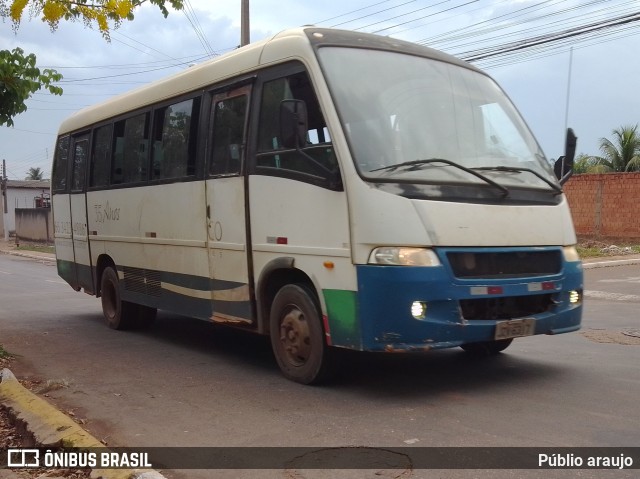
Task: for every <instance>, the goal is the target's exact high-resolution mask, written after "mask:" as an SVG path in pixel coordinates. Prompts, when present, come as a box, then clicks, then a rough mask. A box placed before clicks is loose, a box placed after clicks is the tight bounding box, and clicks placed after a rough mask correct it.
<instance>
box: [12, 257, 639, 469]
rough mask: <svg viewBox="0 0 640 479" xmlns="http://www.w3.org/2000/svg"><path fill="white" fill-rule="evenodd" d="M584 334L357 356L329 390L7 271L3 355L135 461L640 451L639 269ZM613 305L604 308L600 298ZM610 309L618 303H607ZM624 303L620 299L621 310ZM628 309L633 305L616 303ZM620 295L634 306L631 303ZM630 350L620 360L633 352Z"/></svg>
mask: <svg viewBox="0 0 640 479" xmlns="http://www.w3.org/2000/svg"><path fill="white" fill-rule="evenodd" d="M586 276H587V280H586V284H587V288H588V290H589V291H590V292H589V293H588V295H587V297H588V304H587V308H586V314H585V318H584V330H583V333H572V334H566V335H560V336H556V337H546V336H545V337H532V338H526V339H520V340H517V341H515V342H514V344H513V345H512V346H511V347H510V348H509V349H508V350H507V352H506V353H505V354H503V355H501V356H499V357H496V358H490V359H488V360H482V361H478V360H473V359H470V358H468V357H467V356H466V355H465V354H463V353H462V352H461V351H460V350H448V351H441V352H436V353H432V354H428V355H424V356H411V357H405V356H388V355H380V356H373V355H363V354H345V355H343V356H342V357H341V361H342V369H343V377H342V378H341V379H340V380H339V381H337V382H336V383H335V384H332V385H331V386H328V387H305V386H301V385H297V384H294V383H292V382H289V381H287V380H285V379H284V378H282V377H281V376H280V373H279V371H278V368H277V366H276V364H275V361H274V359H273V357H272V355H271V352H270V348H269V343H268V340H266V339H265V338H262V337H257V336H253V335H248V334H244V333H241V332H237V331H233V330H227V329H223V328H221V327H216V326H212V325H209V324H206V323H204V322H200V321H196V320H192V319H189V318H183V317H178V316H175V315H168V314H162V313H161V314H160V315H159V318H158V322H157V325H156V327H154V328H153V329H152V330H150V331H148V332H130V333H122V332H117V331H112V330H109V329H108V328H107V327H106V326H105V325H104V324H103V322H102V315H101V310H100V305H99V301H98V300H96V299H95V298H92V297H90V296H86V295H84V294H83V293H76V292H74V291H72V290H71V288H69V286H68V285H66V284H65V283H64V282H62V281H61V280H60V279H59V278H58V277H57V275H56V272H55V267H54V266H52V265H51V264H48V265H47V264H45V263H42V262H36V261H33V260H29V259H24V258H16V257H11V256H5V255H0V343H1V344H3V346H4V347H5V348H6V349H8V350H9V351H11V352H13V353H16V354H19V355H20V356H21V357H20V359H19V361H18V362H17V363H16V365H15V366H14V368H13V370H14V372H15V373H16V375H18V376H19V377H20V376H25V375H35V376H37V377H40V378H44V379H51V380H58V381H60V382H65V383H68V385H69V386H68V387H66V388H63V389H60V390H57V391H52V392H50V393H49V396H50V397H51V399H52V400H53V401H54V402H55V403H56V404H58V405H59V407H60V408H61V409H62V410H64V411H71V412H73V414H75V415H76V416H77V417H81V418H86V419H87V421H88V422H87V425H86V426H87V428H88V429H89V430H90V431H91V432H92V433H93V434H94V435H95V436H96V437H98V438H102V439H105V440H106V441H107V442H108V443H109V444H110V445H122V446H169V445H172V446H274V445H277V446H314V447H331V446H355V445H358V446H387V447H401V446H407V445H411V446H548V447H554V446H615V447H619V446H639V445H640V417H639V415H638V398H640V368H638V365H639V364H640V339H639V340H637V341H635V340H634V338H632V337H630V336H627V335H624V334H622V331H627V332H628V331H629V330H631V329H633V328H640V324H639V323H640V320H639V315H638V308H639V305H640V302H639V301H638V296H640V283H638V278H639V277H640V266H618V267H614V268H604V269H597V270H588V271H587V272H586ZM596 291H597V292H600V293H595V295H594V294H592V292H596ZM606 293H610V294H609V295H608V294H606ZM611 294H613V296H612V295H611ZM615 295H620V296H615ZM622 295H624V296H626V297H623V296H622ZM625 342H627V343H629V344H622V343H625ZM400 472H402V471H383V472H379V471H378V473H377V474H376V473H374V472H371V471H348V472H342V473H340V474H339V475H337V474H336V473H335V471H333V472H331V471H304V473H302V472H298V473H292V472H291V471H288V472H286V471H276V470H272V471H259V473H258V472H257V471H234V472H233V473H230V471H189V472H186V473H185V472H183V473H180V472H176V471H166V472H165V475H166V476H167V477H170V478H186V477H190V478H191V477H194V478H195V477H198V478H200V477H201V478H207V477H230V476H234V477H246V478H251V477H268V478H272V477H273V478H282V477H287V478H289V479H293V478H312V477H313V478H315V477H318V478H319V477H354V478H360V477H383V478H384V477H429V478H443V479H446V478H452V479H454V478H456V479H457V478H470V477H478V478H503V477H504V478H511V477H513V478H517V477H527V478H529V477H530V478H538V477H540V478H542V477H545V478H554V477H558V478H564V477H580V478H590V477H593V478H602V477H604V478H608V477H611V478H625V477H629V478H631V477H636V476H637V474H636V473H637V471H635V472H632V473H630V472H629V471H551V472H548V471H547V472H541V471H405V472H404V473H403V474H402V475H399V474H400Z"/></svg>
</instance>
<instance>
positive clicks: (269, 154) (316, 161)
mask: <svg viewBox="0 0 640 479" xmlns="http://www.w3.org/2000/svg"><path fill="white" fill-rule="evenodd" d="M291 99H296V100H303V101H304V102H305V103H306V106H307V116H308V126H307V128H308V131H307V140H306V145H303V146H302V148H301V149H302V151H303V152H304V154H302V153H300V152H299V151H295V150H291V149H284V147H283V145H282V140H281V139H280V138H279V134H280V124H279V121H280V114H279V111H280V103H281V102H282V100H291ZM309 157H311V158H309ZM257 166H258V168H260V167H267V168H275V169H278V170H288V171H290V172H300V173H304V174H307V175H311V176H313V177H315V178H317V179H319V180H324V179H330V172H331V171H335V170H337V168H338V165H337V160H336V157H335V153H334V150H333V147H332V145H331V138H330V135H329V129H328V128H327V125H326V122H325V120H324V116H323V115H322V111H321V110H320V104H319V103H318V100H317V98H316V96H315V93H314V91H313V86H312V85H311V82H310V80H309V77H308V75H307V74H306V73H305V72H300V73H296V74H294V75H290V76H287V77H283V78H278V79H276V80H272V81H269V82H266V83H265V84H264V87H263V90H262V100H261V108H260V124H259V127H258V158H257ZM272 173H273V171H272Z"/></svg>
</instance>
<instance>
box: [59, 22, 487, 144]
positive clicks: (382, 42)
mask: <svg viewBox="0 0 640 479" xmlns="http://www.w3.org/2000/svg"><path fill="white" fill-rule="evenodd" d="M314 46H315V47H320V46H346V47H354V48H369V49H379V50H389V51H398V52H403V53H409V54H413V55H419V56H424V57H428V58H433V59H436V60H440V61H445V62H448V63H454V64H458V65H460V66H464V67H466V68H471V69H474V70H476V68H475V67H473V66H471V65H469V64H468V63H466V62H463V61H462V60H459V59H457V58H455V57H453V56H451V55H448V54H446V53H443V52H440V51H438V50H434V49H431V48H428V47H425V46H422V45H418V44H415V43H411V42H407V41H404V40H398V39H395V38H391V37H383V36H379V35H373V34H369V33H361V32H353V31H347V30H337V29H328V28H317V27H313V26H307V27H300V28H295V29H290V30H284V31H282V32H280V33H278V34H276V35H274V36H272V37H270V38H267V39H264V40H261V41H258V42H255V43H251V44H249V45H247V46H244V47H241V48H238V49H236V50H234V51H232V52H229V53H226V54H225V55H222V56H220V57H217V58H213V59H211V60H207V61H205V62H203V63H200V64H198V65H194V66H192V67H189V68H187V69H185V70H184V71H182V72H179V73H176V74H174V75H171V76H167V77H165V78H162V79H160V80H156V81H154V82H152V83H149V84H148V85H145V86H142V87H140V88H136V89H134V90H131V91H128V92H126V93H123V94H120V95H117V96H115V97H113V98H110V99H108V100H105V101H103V102H101V103H98V104H96V105H93V106H90V107H87V108H84V109H82V110H79V111H78V112H76V113H74V114H73V115H71V116H70V117H68V118H67V119H66V120H64V121H63V122H62V124H61V125H60V129H59V132H58V134H59V135H64V134H67V133H71V132H74V131H81V130H82V129H84V128H87V127H89V126H90V125H93V124H95V123H99V122H101V121H104V120H107V119H109V118H113V117H117V116H119V115H122V114H125V113H127V112H130V111H134V110H136V109H138V108H144V107H146V106H149V105H152V104H154V103H157V102H161V101H163V100H168V99H171V98H174V97H178V96H180V95H182V94H185V93H188V92H192V91H193V92H195V91H198V90H200V89H204V88H207V87H209V86H211V85H214V84H216V83H220V82H223V81H225V80H227V79H231V78H234V77H238V76H242V75H243V74H244V75H247V74H249V73H250V72H251V71H254V70H256V69H257V68H258V67H259V66H265V65H269V64H274V63H278V62H283V61H287V60H293V59H296V58H297V59H300V58H304V56H305V55H306V56H307V57H308V56H310V55H311V49H312V48H313V47H314Z"/></svg>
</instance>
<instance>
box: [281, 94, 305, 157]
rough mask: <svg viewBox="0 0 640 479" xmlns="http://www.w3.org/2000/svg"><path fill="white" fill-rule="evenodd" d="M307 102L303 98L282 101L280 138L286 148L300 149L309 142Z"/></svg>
mask: <svg viewBox="0 0 640 479" xmlns="http://www.w3.org/2000/svg"><path fill="white" fill-rule="evenodd" d="M307 131H308V128H307V104H306V103H305V102H304V101H302V100H282V101H281V102H280V140H281V141H282V146H284V147H285V148H295V149H299V148H300V147H301V146H303V145H304V144H305V143H306V142H307Z"/></svg>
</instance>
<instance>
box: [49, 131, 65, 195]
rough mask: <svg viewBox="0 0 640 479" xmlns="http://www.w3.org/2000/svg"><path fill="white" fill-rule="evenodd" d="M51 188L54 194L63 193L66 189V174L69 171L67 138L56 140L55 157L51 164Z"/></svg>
mask: <svg viewBox="0 0 640 479" xmlns="http://www.w3.org/2000/svg"><path fill="white" fill-rule="evenodd" d="M53 164H54V166H53V174H52V181H51V187H52V189H53V191H54V192H61V193H62V192H64V191H66V189H67V172H68V171H69V170H68V168H69V137H68V136H65V137H64V138H59V139H58V145H57V146H56V155H55V159H54V162H53Z"/></svg>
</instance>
